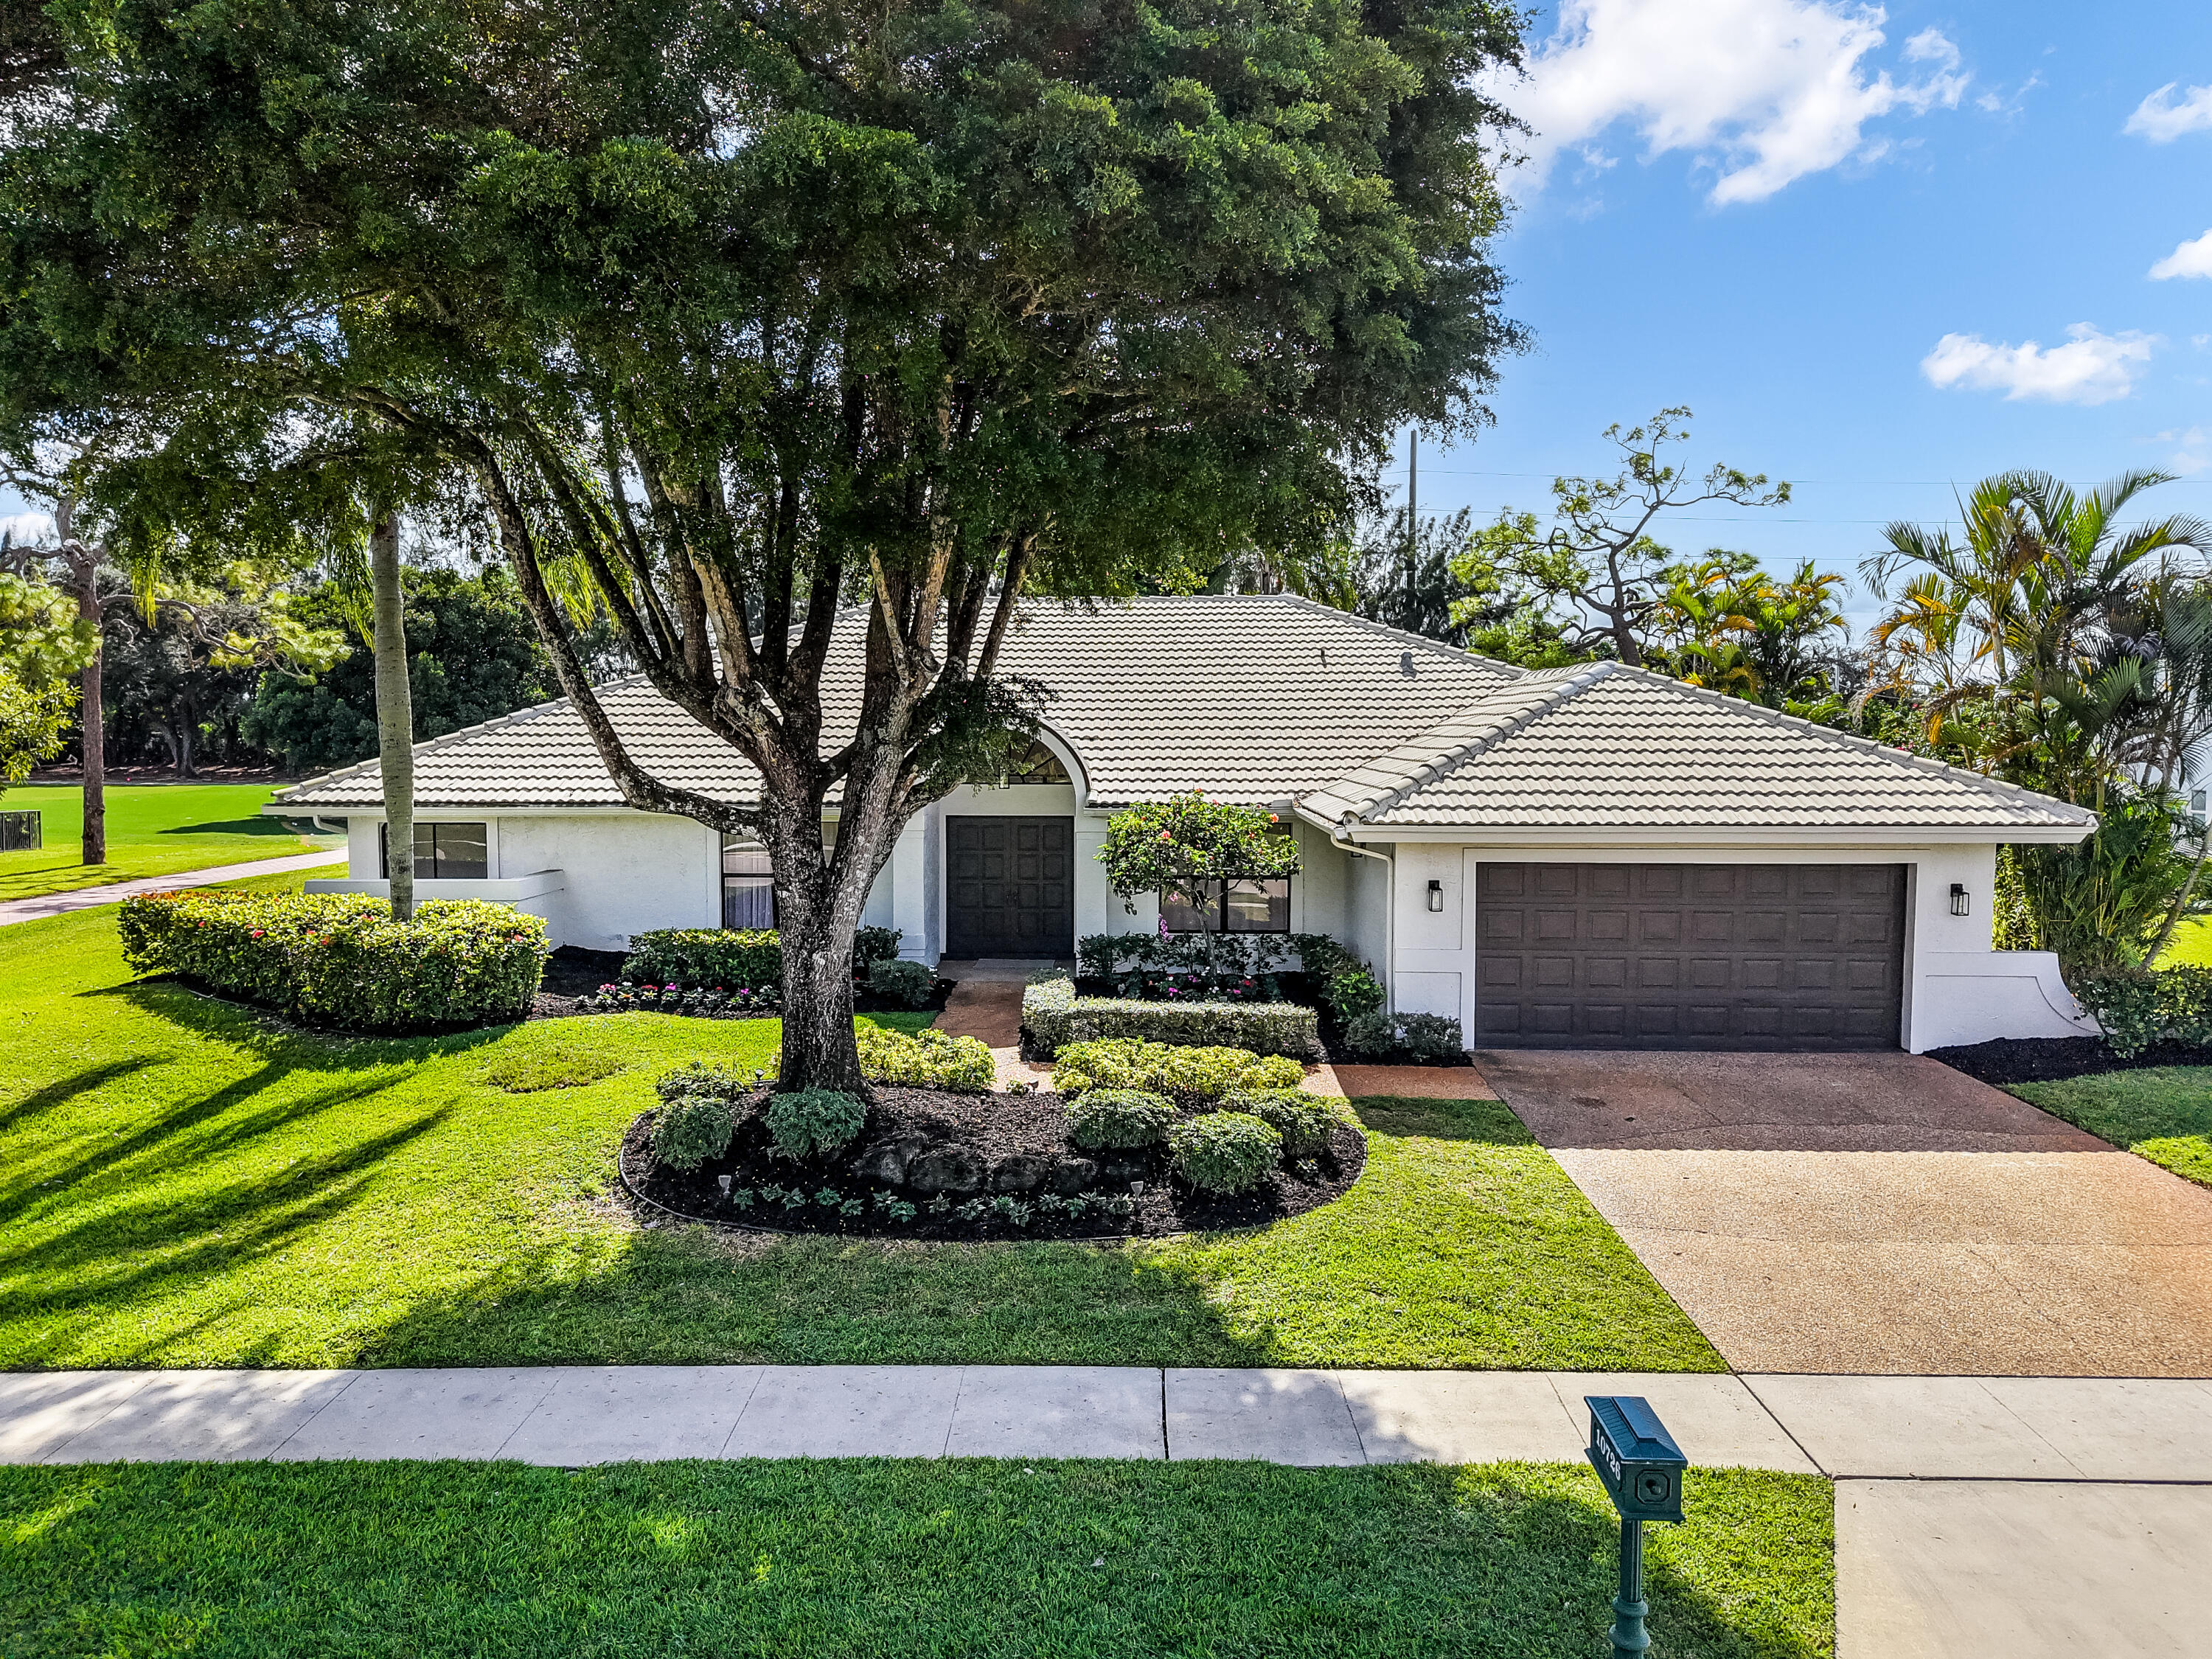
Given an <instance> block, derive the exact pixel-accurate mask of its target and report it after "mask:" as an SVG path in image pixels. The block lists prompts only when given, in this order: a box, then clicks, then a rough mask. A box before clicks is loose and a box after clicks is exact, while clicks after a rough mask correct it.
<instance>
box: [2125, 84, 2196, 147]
mask: <svg viewBox="0 0 2212 1659" xmlns="http://www.w3.org/2000/svg"><path fill="white" fill-rule="evenodd" d="M2179 84H2180V83H2179V82H2175V81H2168V82H2166V84H2165V85H2164V86H2162V87H2160V88H2159V89H2158V90H2157V91H2156V92H2154V93H2153V94H2151V95H2150V96H2149V97H2148V98H2146V99H2144V100H2142V102H2141V103H2140V104H2137V105H2136V112H2135V113H2134V114H2133V115H2130V117H2128V125H2127V127H2126V129H2125V130H2126V131H2129V132H2132V133H2135V134H2136V135H2137V136H2138V137H2144V138H2148V139H2149V140H2150V141H2151V143H2154V144H2170V143H2172V142H2173V141H2174V140H2175V139H2177V138H2179V137H2181V135H2182V134H2184V133H2185V132H2203V131H2206V130H2207V129H2212V87H2191V88H2190V89H2189V90H2188V91H2187V92H2186V93H2185V94H2182V95H2181V96H2180V97H2179V98H2177V97H2175V96H2174V95H2173V89H2174V88H2175V87H2176V86H2178V85H2179Z"/></svg>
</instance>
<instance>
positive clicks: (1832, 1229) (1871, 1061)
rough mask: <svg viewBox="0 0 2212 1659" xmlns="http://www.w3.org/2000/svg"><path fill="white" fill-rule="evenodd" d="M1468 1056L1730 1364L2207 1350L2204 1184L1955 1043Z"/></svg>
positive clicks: (1901, 1370) (2119, 1367) (2090, 1361)
mask: <svg viewBox="0 0 2212 1659" xmlns="http://www.w3.org/2000/svg"><path fill="white" fill-rule="evenodd" d="M1477 1060H1478V1063H1479V1065H1480V1067H1481V1070H1482V1071H1483V1073H1484V1074H1485V1075H1486V1077H1488V1079H1490V1081H1491V1082H1492V1085H1495V1086H1496V1087H1497V1089H1498V1092H1499V1093H1500V1094H1501V1095H1502V1096H1503V1097H1504V1099H1505V1101H1506V1103H1507V1104H1509V1105H1510V1106H1511V1107H1512V1109H1514V1111H1515V1112H1516V1114H1517V1115H1519V1116H1520V1117H1521V1119H1522V1121H1523V1122H1525V1123H1527V1124H1528V1127H1529V1128H1530V1130H1531V1131H1532V1132H1533V1133H1534V1134H1535V1136H1536V1138H1537V1139H1539V1140H1540V1141H1541V1142H1542V1143H1543V1145H1544V1146H1546V1147H1547V1148H1548V1149H1549V1150H1550V1151H1551V1152H1552V1154H1553V1157H1554V1158H1557V1159H1558V1160H1559V1164H1560V1166H1561V1167H1562V1168H1563V1169H1565V1170H1566V1172H1567V1174H1568V1175H1569V1176H1571V1177H1572V1179H1573V1180H1574V1182H1575V1184H1576V1185H1577V1186H1578V1187H1580V1188H1582V1190H1583V1193H1584V1194H1586V1195H1587V1196H1588V1197H1589V1200H1590V1202H1591V1203H1592V1204H1594V1205H1595V1206H1596V1207H1597V1209H1598V1211H1599V1212H1600V1213H1601V1214H1602V1215H1603V1216H1604V1217H1605V1218H1606V1219H1607V1221H1609V1222H1611V1223H1612V1224H1613V1227H1614V1228H1615V1229H1616V1230H1617V1231H1619V1232H1620V1236H1621V1237H1622V1238H1623V1239H1624V1240H1625V1241H1626V1243H1627V1244H1628V1246H1629V1248H1630V1249H1633V1250H1634V1251H1635V1252H1636V1253H1637V1255H1638V1256H1639V1257H1640V1258H1641V1259H1642V1260H1643V1261H1644V1265H1645V1266H1646V1267H1649V1268H1650V1270H1651V1272H1652V1274H1653V1276H1654V1277H1656V1279H1658V1280H1659V1282H1660V1283H1661V1284H1662V1285H1664V1286H1665V1287H1666V1289H1667V1291H1668V1294H1670V1295H1671V1296H1673V1297H1674V1299H1675V1301H1676V1302H1678V1303H1680V1304H1681V1307H1682V1310H1683V1311H1684V1312H1685V1313H1686V1314H1688V1315H1689V1316H1690V1317H1691V1318H1692V1320H1694V1321H1695V1322H1697V1325H1698V1328H1699V1329H1700V1330H1702V1331H1704V1332H1705V1334H1706V1335H1707V1336H1708V1337H1709V1338H1711V1340H1712V1342H1713V1345H1714V1346H1716V1347H1717V1348H1718V1349H1719V1350H1720V1352H1721V1353H1722V1354H1723V1357H1725V1358H1727V1360H1728V1362H1729V1364H1731V1365H1733V1366H1735V1367H1736V1368H1737V1369H1738V1370H1743V1371H1752V1372H1764V1371H1806V1372H1814V1373H1826V1372H1840V1371H1856V1372H1871V1373H1892V1374H1899V1375H1908V1374H1909V1375H1928V1374H1931V1373H1950V1374H1954V1375H1961V1376H1978V1375H1987V1374H1993V1373H2003V1374H2008V1375H2013V1376H2039V1375H2057V1374H2074V1375H2081V1374H2089V1375H2095V1376H2113V1377H2128V1376H2207V1375H2212V1192H2208V1191H2206V1190H2205V1189H2204V1188H2201V1187H2197V1186H2194V1185H2191V1183H2190V1182H2185V1181H2184V1180H2182V1179H2181V1178H2180V1177H2179V1176H2173V1175H2170V1174H2168V1173H2167V1172H2166V1171H2165V1170H2160V1169H2159V1168H2157V1167H2156V1166H2155V1165H2154V1164H2149V1163H2148V1162H2146V1161H2144V1160H2143V1159H2142V1158H2136V1157H2134V1156H2132V1155H2130V1154H2129V1153H2126V1152H2119V1151H2118V1150H2116V1149H2114V1148H2113V1147H2112V1146H2107V1145H2106V1143H2105V1142H2103V1141H2101V1140H2099V1139H2095V1138H2094V1137H2093V1136H2090V1135H2087V1134H2085V1133H2082V1132H2081V1130H2079V1129H2076V1128H2075V1127H2072V1126H2071V1125H2069V1124H2067V1123H2063V1122H2061V1121H2059V1120H2057V1118H2054V1117H2051V1116H2049V1115H2046V1114H2045V1113H2043V1112H2039V1111H2038V1110H2036V1109H2034V1108H2033V1107H2032V1106H2030V1105H2028V1104H2027V1103H2026V1102H2024V1101H2021V1100H2019V1099H2017V1098H2015V1097H2013V1096H2011V1095H2008V1094H2006V1093H2004V1092H2002V1091H2000V1090H1996V1089H1992V1088H1990V1087H1989V1086H1988V1085H1985V1084H1982V1083H1978V1082H1977V1081H1975V1080H1974V1079H1972V1078H1969V1077H1966V1076H1964V1075H1962V1074H1961V1073H1957V1072H1954V1071H1952V1070H1951V1069H1950V1068H1949V1067H1948V1066H1942V1065H1940V1064H1938V1063H1937V1062H1936V1061H1934V1060H1926V1059H1923V1058H1921V1057H1918V1056H1916V1055H1911V1054H1595V1053H1572V1052H1569V1053H1553V1054H1547V1053H1534V1052H1528V1051H1521V1052H1515V1053H1510V1054H1509V1053H1502V1052H1499V1053H1492V1052H1486V1053H1484V1054H1480V1055H1479V1056H1478V1057H1477Z"/></svg>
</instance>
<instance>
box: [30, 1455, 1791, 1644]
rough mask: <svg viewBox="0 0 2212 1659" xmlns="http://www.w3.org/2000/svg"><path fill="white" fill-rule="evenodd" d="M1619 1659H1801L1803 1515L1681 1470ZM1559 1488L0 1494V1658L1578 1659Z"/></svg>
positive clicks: (87, 1471) (952, 1471)
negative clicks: (1633, 1636)
mask: <svg viewBox="0 0 2212 1659" xmlns="http://www.w3.org/2000/svg"><path fill="white" fill-rule="evenodd" d="M1684 1508H1685V1510H1686V1516H1687V1520H1686V1523H1685V1524H1683V1525H1681V1526H1679V1527H1675V1526H1657V1525H1655V1526H1650V1527H1647V1528H1646V1529H1645V1533H1646V1537H1647V1540H1648V1544H1647V1559H1648V1562H1649V1567H1648V1591H1647V1594H1648V1596H1649V1599H1650V1604H1651V1614H1650V1620H1651V1628H1652V1632H1653V1635H1654V1637H1655V1646H1654V1648H1653V1652H1654V1654H1655V1656H1660V1655H1663V1656H1668V1659H1814V1656H1826V1655H1830V1654H1832V1653H1833V1651H1834V1626H1835V1581H1834V1549H1835V1546H1834V1511H1833V1501H1832V1488H1831V1487H1830V1486H1829V1485H1828V1483H1827V1482H1826V1480H1821V1479H1820V1478H1818V1477H1816V1476H1811V1475H1787V1474H1761V1473H1756V1472H1752V1471H1747V1470H1696V1471H1692V1473H1691V1474H1690V1476H1689V1479H1688V1481H1687V1483H1686V1498H1685V1504H1684ZM1617 1538H1618V1529H1617V1523H1616V1522H1614V1521H1613V1516H1612V1512H1611V1510H1609V1509H1608V1508H1607V1504H1606V1501H1605V1498H1604V1495H1603V1493H1602V1492H1601V1489H1600V1487H1599V1486H1598V1483H1597V1480H1596V1478H1595V1476H1594V1475H1593V1474H1591V1473H1590V1471H1589V1469H1587V1468H1580V1467H1565V1466H1561V1465H1545V1464H1499V1465H1489V1466H1480V1467H1474V1468H1451V1467H1439V1466H1435V1465H1401V1466H1399V1467H1395V1468H1373V1469H1293V1468H1279V1467H1276V1466H1273V1465H1267V1464H1254V1463H1204V1462H1200V1463H1172V1464H1160V1463H1149V1464H1147V1463H1103V1462H1042V1461H1039V1462H1030V1463H1024V1462H1018V1461H1012V1460H1005V1461H1000V1460H954V1461H947V1462H890V1461H851V1462H846V1461H838V1462H732V1463H722V1464H712V1463H696V1462H695V1463H659V1464H653V1463H646V1464H622V1465H612V1466H609V1467H606V1468H592V1469H583V1470H576V1471H565V1470H559V1469H541V1468H528V1467H526V1466H522V1465H519V1464H513V1463H507V1464H485V1463H333V1464H289V1465H288V1464H265V1463H243V1464H220V1465H215V1464H158V1463H156V1464H105V1465H86V1466H78V1467H74V1468H8V1469H0V1651H4V1652H6V1653H9V1654H10V1655H14V1656H17V1659H62V1656H72V1659H74V1656H85V1659H91V1656H107V1655H115V1654H126V1653H128V1654H155V1653H177V1654H182V1653H190V1654H191V1655H193V1656H194V1659H246V1656H251V1659H279V1656H293V1655H301V1656H304V1655H317V1656H324V1655H333V1654H346V1655H356V1654H358V1655H369V1654H376V1655H395V1654H406V1655H410V1656H417V1659H445V1656H454V1659H459V1656H469V1659H480V1656H505V1655H515V1656H531V1659H536V1656H539V1655H547V1654H559V1655H562V1656H563V1659H587V1656H600V1655H606V1656H614V1655H631V1654H635V1655H642V1654H669V1653H692V1652H696V1653H713V1654H749V1655H791V1656H798V1655H805V1656H806V1659H839V1656H866V1659H876V1656H884V1659H893V1656H906V1655H917V1656H919V1655H943V1654H952V1653H957V1654H964V1655H975V1656H999V1655H1004V1656H1030V1655H1038V1654H1051V1655H1054V1656H1055V1659H1078V1656H1124V1655H1127V1656H1168V1655H1172V1656H1207V1659H1267V1656H1284V1659H1289V1656H1300V1655H1312V1656H1316V1659H1320V1656H1328V1659H1391V1656H1406V1659H1438V1656H1497V1659H1507V1656H1512V1659H1586V1656H1589V1655H1594V1654H1596V1653H1598V1652H1600V1651H1601V1650H1603V1647H1604V1639H1603V1638H1604V1632H1605V1629H1606V1626H1607V1623H1608V1621H1609V1620H1610V1618H1611V1613H1610V1607H1609V1603H1610V1599H1611V1597H1612V1595H1613V1587H1614V1585H1613V1576H1614V1559H1615V1546H1616V1541H1617Z"/></svg>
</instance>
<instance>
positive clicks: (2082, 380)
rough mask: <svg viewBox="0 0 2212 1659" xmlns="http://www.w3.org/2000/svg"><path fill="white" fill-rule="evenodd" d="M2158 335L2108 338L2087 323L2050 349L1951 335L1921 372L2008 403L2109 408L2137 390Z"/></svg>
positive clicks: (1940, 384)
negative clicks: (2001, 397) (1996, 394)
mask: <svg viewBox="0 0 2212 1659" xmlns="http://www.w3.org/2000/svg"><path fill="white" fill-rule="evenodd" d="M2157 343H2158V342H2157V338H2156V337H2155V336H2154V335H2149V334H2139V333H2136V332H2135V331H2133V330H2130V331H2126V332H2124V333H2120V334H2106V333H2103V332H2101V331H2099V330H2098V329H2096V328H2093V327H2092V326H2091V325H2089V324H2087V323H2076V324H2075V325H2073V326H2072V327H2071V328H2069V329H2068V330H2067V331H2066V343H2065V344H2064V345H2055V346H2051V347H2049V348H2047V349H2046V348H2045V347H2044V346H2041V345H2039V344H2038V343H2036V342H2035V341H2033V340H2026V341H2023V342H2021V343H2020V344H2019V345H2016V346H2014V345H1992V344H1990V343H1989V342H1988V341H1987V340H1984V339H1983V338H1982V337H1981V336H1980V335H1978V334H1946V335H1945V336H1944V337H1942V339H1940V340H1938V341H1936V349H1935V350H1933V351H1931V352H1929V354H1928V355H1927V356H1925V357H1923V358H1922V359H1921V360H1920V372H1921V373H1922V374H1925V375H1926V376H1927V377H1928V379H1929V381H1930V383H1932V384H1933V385H1935V386H1937V387H1938V388H1940V389H1942V390H1944V391H1949V390H1950V389H1951V388H1952V387H1954V386H1964V387H1966V389H1967V390H1969V391H1972V392H2003V393H2004V395H2005V397H2006V398H2007V399H2008V400H2009V401H2017V400H2019V399H2021V398H2039V399H2041V400H2042V401H2044V402H2046V403H2054V404H2108V403H2111V402H2112V400H2113V399H2114V398H2124V397H2126V396H2127V395H2128V393H2130V392H2132V391H2134V390H2135V383H2136V375H2137V374H2140V373H2141V372H2142V366H2143V365H2144V364H2145V363H2147V362H2149V361H2150V353H2151V348H2152V347H2153V346H2154V345H2155V344H2157Z"/></svg>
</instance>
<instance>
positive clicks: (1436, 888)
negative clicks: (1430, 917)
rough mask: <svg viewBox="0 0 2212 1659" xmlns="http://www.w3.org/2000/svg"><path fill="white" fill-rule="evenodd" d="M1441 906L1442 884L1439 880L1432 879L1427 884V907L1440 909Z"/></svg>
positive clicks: (1442, 901)
mask: <svg viewBox="0 0 2212 1659" xmlns="http://www.w3.org/2000/svg"><path fill="white" fill-rule="evenodd" d="M1429 908H1430V909H1431V910H1441V909H1443V908H1444V884H1443V883H1442V882H1440V881H1432V882H1431V883H1430V884H1429Z"/></svg>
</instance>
